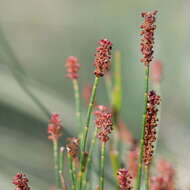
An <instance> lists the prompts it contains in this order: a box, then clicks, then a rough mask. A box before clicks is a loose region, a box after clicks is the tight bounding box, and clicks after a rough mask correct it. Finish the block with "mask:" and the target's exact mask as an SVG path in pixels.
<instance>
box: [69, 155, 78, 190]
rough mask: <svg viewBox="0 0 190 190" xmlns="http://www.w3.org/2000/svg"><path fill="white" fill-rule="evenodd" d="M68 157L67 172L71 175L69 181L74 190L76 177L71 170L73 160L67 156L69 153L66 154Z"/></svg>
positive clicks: (72, 169)
mask: <svg viewBox="0 0 190 190" xmlns="http://www.w3.org/2000/svg"><path fill="white" fill-rule="evenodd" d="M67 156H68V160H69V172H70V175H71V179H72V190H76V176H75V172H74V168H73V160H72V158H71V156H70V155H69V153H68V154H67Z"/></svg>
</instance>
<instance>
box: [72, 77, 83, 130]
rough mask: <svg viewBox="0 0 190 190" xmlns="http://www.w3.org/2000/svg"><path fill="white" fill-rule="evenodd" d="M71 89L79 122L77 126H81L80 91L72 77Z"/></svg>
mask: <svg viewBox="0 0 190 190" xmlns="http://www.w3.org/2000/svg"><path fill="white" fill-rule="evenodd" d="M72 82H73V89H74V94H75V104H76V117H77V120H78V123H79V127H82V118H81V110H80V91H79V85H78V81H77V79H73V80H72Z"/></svg>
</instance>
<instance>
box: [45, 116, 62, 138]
mask: <svg viewBox="0 0 190 190" xmlns="http://www.w3.org/2000/svg"><path fill="white" fill-rule="evenodd" d="M61 130H62V126H61V119H60V116H59V114H56V113H54V114H52V115H51V118H50V120H49V125H48V133H49V134H50V135H49V137H48V138H49V139H50V140H52V141H58V139H59V138H60V137H61V135H62V134H61Z"/></svg>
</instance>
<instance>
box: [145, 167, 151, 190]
mask: <svg viewBox="0 0 190 190" xmlns="http://www.w3.org/2000/svg"><path fill="white" fill-rule="evenodd" d="M149 180H150V167H149V166H145V190H149V185H150V181H149Z"/></svg>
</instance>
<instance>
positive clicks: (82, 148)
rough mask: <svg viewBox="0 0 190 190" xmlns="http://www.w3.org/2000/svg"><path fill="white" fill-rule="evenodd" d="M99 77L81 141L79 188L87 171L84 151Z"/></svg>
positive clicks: (93, 91) (92, 95)
mask: <svg viewBox="0 0 190 190" xmlns="http://www.w3.org/2000/svg"><path fill="white" fill-rule="evenodd" d="M98 82H99V78H98V77H96V78H95V80H94V84H93V88H92V94H91V98H90V103H89V105H88V111H87V117H86V123H85V127H84V131H83V136H82V142H81V155H80V173H79V183H78V184H79V187H78V189H79V190H81V187H82V178H83V175H84V172H85V168H84V165H85V164H84V153H85V150H86V143H87V136H88V130H89V124H90V118H91V113H92V108H93V105H94V101H95V96H96V90H97V86H98Z"/></svg>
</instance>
